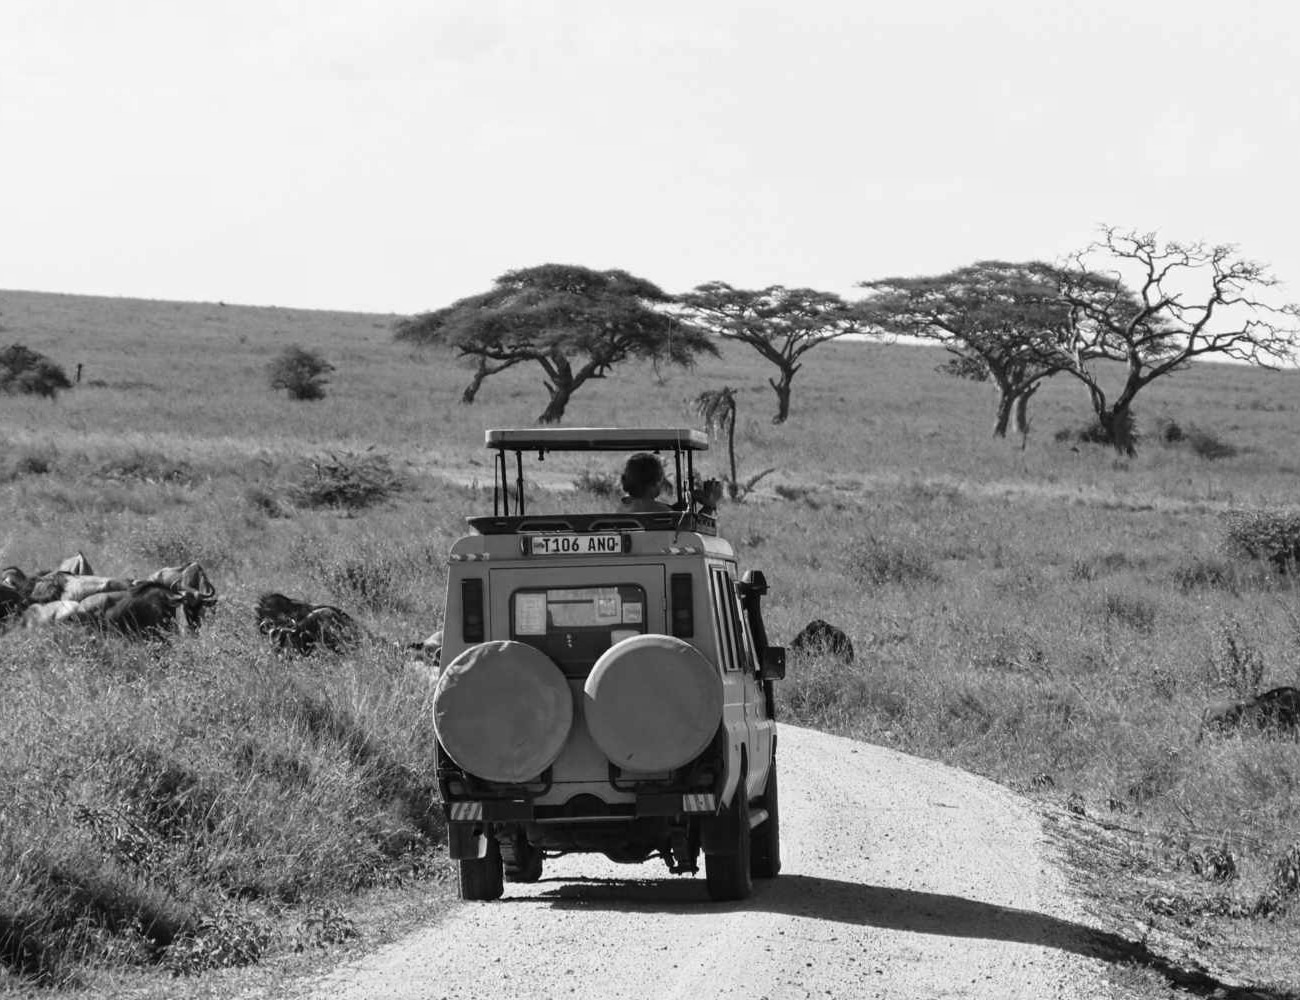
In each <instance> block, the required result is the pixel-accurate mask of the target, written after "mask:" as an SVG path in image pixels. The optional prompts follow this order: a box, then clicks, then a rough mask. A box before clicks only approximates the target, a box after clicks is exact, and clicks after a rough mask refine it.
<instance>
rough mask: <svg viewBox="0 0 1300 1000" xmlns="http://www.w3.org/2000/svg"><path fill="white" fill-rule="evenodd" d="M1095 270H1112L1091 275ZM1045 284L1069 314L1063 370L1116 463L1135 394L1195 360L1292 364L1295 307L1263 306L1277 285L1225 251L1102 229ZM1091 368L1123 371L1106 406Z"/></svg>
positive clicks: (1299, 342)
mask: <svg viewBox="0 0 1300 1000" xmlns="http://www.w3.org/2000/svg"><path fill="white" fill-rule="evenodd" d="M1099 260H1100V262H1101V263H1103V264H1108V265H1109V266H1110V270H1108V271H1105V272H1100V273H1099V272H1098V271H1096V270H1094V269H1093V268H1094V266H1095V264H1096V263H1097V262H1098V261H1099ZM1044 273H1047V272H1044ZM1050 276H1051V277H1052V278H1053V279H1054V280H1056V281H1058V283H1059V287H1058V297H1059V298H1060V300H1061V301H1062V302H1064V303H1065V304H1066V305H1067V306H1068V307H1069V309H1070V320H1071V343H1070V347H1069V350H1068V352H1067V354H1066V357H1067V359H1068V361H1069V365H1068V367H1067V368H1066V370H1067V371H1068V372H1069V373H1070V374H1071V375H1073V376H1074V377H1075V378H1077V379H1079V380H1080V381H1081V382H1082V383H1083V384H1084V385H1085V386H1086V387H1087V389H1088V394H1089V398H1090V399H1091V402H1092V407H1093V410H1094V412H1095V413H1096V415H1097V422H1098V424H1099V425H1100V427H1101V429H1102V431H1103V432H1104V433H1105V435H1106V436H1107V438H1108V439H1109V441H1110V443H1111V444H1112V445H1113V446H1114V447H1115V449H1116V450H1118V451H1120V452H1122V453H1124V454H1127V455H1135V454H1136V453H1137V449H1136V442H1135V440H1134V434H1133V419H1132V405H1133V400H1134V399H1135V398H1136V397H1137V395H1138V393H1139V392H1140V391H1141V390H1142V389H1144V388H1145V387H1146V386H1148V385H1150V384H1151V383H1152V382H1154V381H1156V380H1157V379H1160V378H1163V377H1165V376H1166V375H1169V374H1172V373H1173V372H1175V371H1178V370H1179V369H1181V368H1183V367H1185V366H1186V365H1187V364H1188V362H1190V361H1192V360H1193V359H1195V358H1199V357H1220V358H1231V359H1233V360H1235V361H1242V362H1246V363H1248V364H1253V365H1258V366H1260V367H1263V368H1274V367H1277V366H1279V365H1283V364H1294V363H1295V361H1296V351H1297V348H1300V306H1298V305H1297V304H1295V303H1286V304H1282V303H1278V302H1276V301H1270V299H1272V298H1273V296H1272V295H1270V290H1271V289H1273V288H1275V287H1276V286H1277V284H1278V281H1277V279H1276V278H1275V277H1273V275H1272V274H1270V273H1269V272H1268V271H1267V269H1266V268H1265V267H1264V265H1262V264H1260V263H1258V262H1256V261H1251V260H1246V259H1244V258H1242V257H1240V256H1238V253H1237V248H1236V247H1235V246H1232V245H1230V244H1219V245H1210V244H1206V243H1201V242H1197V243H1180V242H1176V241H1172V240H1171V241H1167V242H1161V241H1160V240H1159V239H1158V238H1157V237H1156V234H1154V233H1138V232H1135V231H1131V230H1129V231H1121V230H1119V229H1117V228H1115V227H1111V226H1107V227H1105V228H1104V229H1103V230H1102V235H1101V237H1100V238H1099V239H1098V240H1096V241H1095V242H1093V243H1092V244H1090V245H1089V246H1088V247H1086V248H1084V249H1083V250H1081V251H1079V252H1077V253H1076V254H1074V255H1073V256H1072V257H1071V258H1070V261H1069V264H1068V266H1066V267H1064V268H1051V269H1050ZM1125 278H1128V279H1129V280H1131V281H1132V282H1133V284H1134V286H1135V289H1136V290H1135V291H1130V290H1129V289H1128V287H1127V286H1126V285H1125V284H1124V279H1125ZM1097 360H1105V361H1111V362H1118V363H1119V364H1120V365H1122V366H1123V373H1124V374H1123V377H1122V382H1121V384H1120V388H1119V391H1118V392H1117V393H1116V394H1115V395H1114V397H1113V398H1112V397H1110V396H1108V395H1107V393H1106V391H1105V389H1104V387H1103V385H1102V382H1101V379H1100V377H1099V373H1098V371H1097V370H1096V368H1095V365H1094V362H1096V361H1097Z"/></svg>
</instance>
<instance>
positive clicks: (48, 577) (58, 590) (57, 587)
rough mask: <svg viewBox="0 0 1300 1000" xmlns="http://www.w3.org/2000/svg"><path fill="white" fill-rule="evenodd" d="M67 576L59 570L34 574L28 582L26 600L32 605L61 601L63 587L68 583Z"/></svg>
mask: <svg viewBox="0 0 1300 1000" xmlns="http://www.w3.org/2000/svg"><path fill="white" fill-rule="evenodd" d="M69 575H70V574H68V573H65V572H64V571H63V570H61V569H55V570H50V571H48V572H45V573H38V574H36V576H34V577H33V578H32V579H31V581H30V582H31V586H30V588H29V589H28V591H27V599H28V600H29V601H31V602H32V603H33V604H49V603H50V601H61V600H63V585H64V584H65V583H67V582H68V577H69Z"/></svg>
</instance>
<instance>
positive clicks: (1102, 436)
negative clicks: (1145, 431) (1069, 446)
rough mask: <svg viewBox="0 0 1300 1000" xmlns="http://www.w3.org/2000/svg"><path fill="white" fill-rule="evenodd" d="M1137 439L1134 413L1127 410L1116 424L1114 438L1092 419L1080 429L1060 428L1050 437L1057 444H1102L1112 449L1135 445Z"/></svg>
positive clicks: (1097, 421)
mask: <svg viewBox="0 0 1300 1000" xmlns="http://www.w3.org/2000/svg"><path fill="white" fill-rule="evenodd" d="M1139 437H1140V435H1139V434H1138V430H1137V422H1136V420H1135V419H1134V413H1133V411H1132V410H1129V411H1127V412H1126V413H1125V414H1124V416H1123V418H1121V419H1120V420H1118V421H1117V422H1116V426H1115V438H1112V437H1111V435H1110V434H1109V433H1108V432H1107V431H1106V428H1105V427H1103V426H1102V425H1101V421H1099V420H1096V419H1093V420H1092V421H1090V422H1089V423H1086V424H1084V425H1083V426H1081V427H1062V428H1060V429H1059V430H1057V431H1056V432H1055V433H1054V434H1053V435H1052V440H1053V441H1055V442H1057V444H1066V443H1075V444H1104V445H1107V446H1108V447H1111V448H1114V447H1117V446H1118V447H1123V445H1124V444H1125V443H1132V444H1137V441H1138V438H1139ZM1116 438H1117V439H1118V440H1116Z"/></svg>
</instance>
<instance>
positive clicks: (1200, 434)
mask: <svg viewBox="0 0 1300 1000" xmlns="http://www.w3.org/2000/svg"><path fill="white" fill-rule="evenodd" d="M1186 440H1187V446H1188V447H1189V448H1191V449H1192V452H1193V453H1194V454H1196V455H1199V456H1200V457H1201V458H1204V459H1207V460H1209V461H1211V462H1212V461H1214V460H1215V459H1217V458H1232V457H1233V456H1234V455H1236V454H1237V446H1236V445H1232V444H1229V443H1228V442H1227V441H1222V440H1220V439H1219V438H1218V437H1216V436H1215V435H1214V433H1213V432H1211V431H1203V430H1201V429H1200V428H1199V427H1190V428H1188V430H1187V435H1186Z"/></svg>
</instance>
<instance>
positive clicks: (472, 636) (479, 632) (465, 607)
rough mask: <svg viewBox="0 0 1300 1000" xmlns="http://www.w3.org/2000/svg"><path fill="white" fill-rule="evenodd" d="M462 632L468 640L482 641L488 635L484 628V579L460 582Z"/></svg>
mask: <svg viewBox="0 0 1300 1000" xmlns="http://www.w3.org/2000/svg"><path fill="white" fill-rule="evenodd" d="M460 633H461V636H462V638H464V640H465V641H466V642H482V641H483V640H484V638H485V637H486V632H485V631H484V628H483V581H482V580H474V579H470V580H461V582H460Z"/></svg>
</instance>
